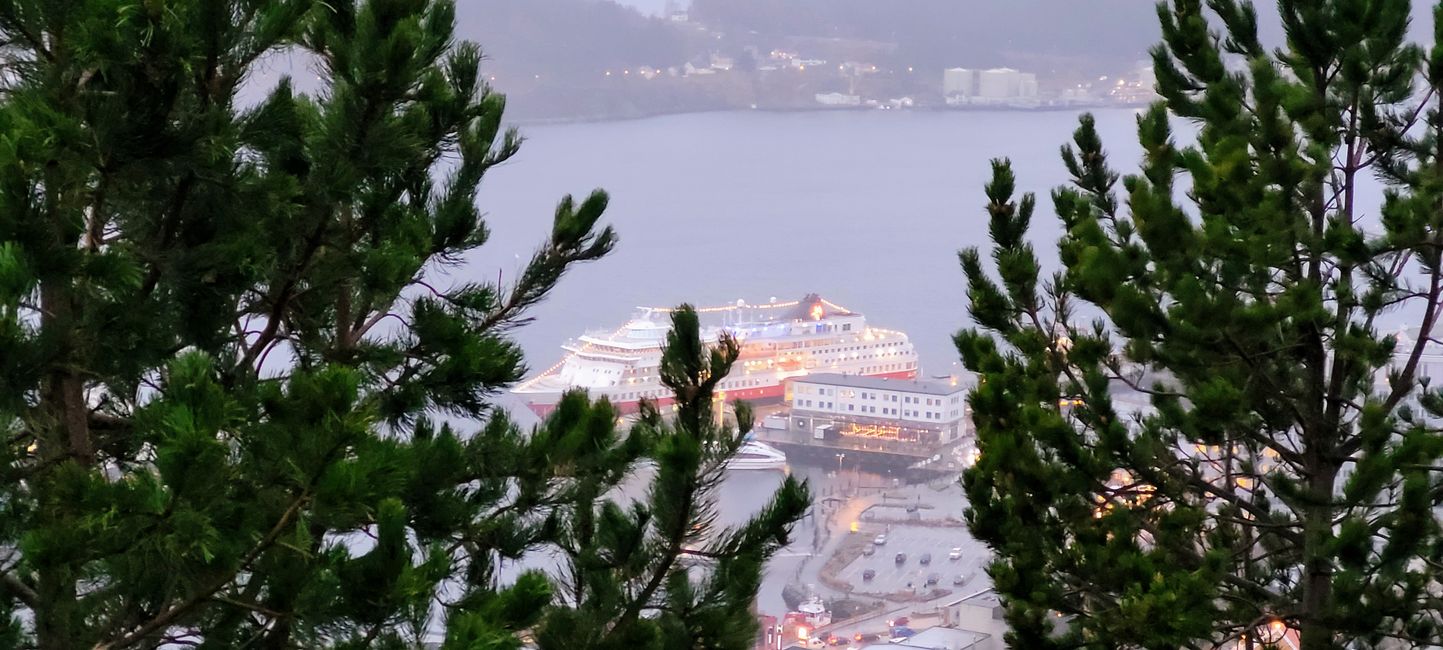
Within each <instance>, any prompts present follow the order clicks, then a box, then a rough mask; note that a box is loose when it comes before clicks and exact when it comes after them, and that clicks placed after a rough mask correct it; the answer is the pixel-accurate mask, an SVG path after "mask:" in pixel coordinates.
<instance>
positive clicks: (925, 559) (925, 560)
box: [917, 553, 932, 565]
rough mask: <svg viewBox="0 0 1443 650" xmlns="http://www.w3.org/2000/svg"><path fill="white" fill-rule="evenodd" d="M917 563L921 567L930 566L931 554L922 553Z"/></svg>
mask: <svg viewBox="0 0 1443 650" xmlns="http://www.w3.org/2000/svg"><path fill="white" fill-rule="evenodd" d="M917 561H918V562H921V563H922V564H923V565H928V564H931V563H932V554H931V553H923V554H922V557H921V558H920V559H918V560H917Z"/></svg>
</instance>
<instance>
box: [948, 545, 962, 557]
mask: <svg viewBox="0 0 1443 650" xmlns="http://www.w3.org/2000/svg"><path fill="white" fill-rule="evenodd" d="M947 559H949V560H960V559H962V547H961V546H953V547H952V551H951V552H949V553H947Z"/></svg>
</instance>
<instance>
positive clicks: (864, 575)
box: [862, 569, 877, 580]
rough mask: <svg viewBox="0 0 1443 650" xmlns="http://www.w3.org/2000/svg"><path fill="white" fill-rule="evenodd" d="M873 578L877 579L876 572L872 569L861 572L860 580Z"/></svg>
mask: <svg viewBox="0 0 1443 650" xmlns="http://www.w3.org/2000/svg"><path fill="white" fill-rule="evenodd" d="M875 577H877V572H876V571H873V570H872V569H867V570H866V571H863V572H862V579H863V580H871V579H872V578H875Z"/></svg>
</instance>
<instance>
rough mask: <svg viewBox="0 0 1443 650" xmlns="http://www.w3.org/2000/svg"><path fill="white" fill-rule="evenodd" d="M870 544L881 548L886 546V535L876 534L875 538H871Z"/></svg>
mask: <svg viewBox="0 0 1443 650" xmlns="http://www.w3.org/2000/svg"><path fill="white" fill-rule="evenodd" d="M872 543H873V544H876V545H877V546H881V545H883V544H886V543H887V533H877V536H876V537H873V538H872Z"/></svg>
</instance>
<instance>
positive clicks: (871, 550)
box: [862, 546, 877, 557]
mask: <svg viewBox="0 0 1443 650" xmlns="http://www.w3.org/2000/svg"><path fill="white" fill-rule="evenodd" d="M876 553H877V547H875V546H863V547H862V555H865V556H867V557H872V556H873V555H876Z"/></svg>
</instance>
